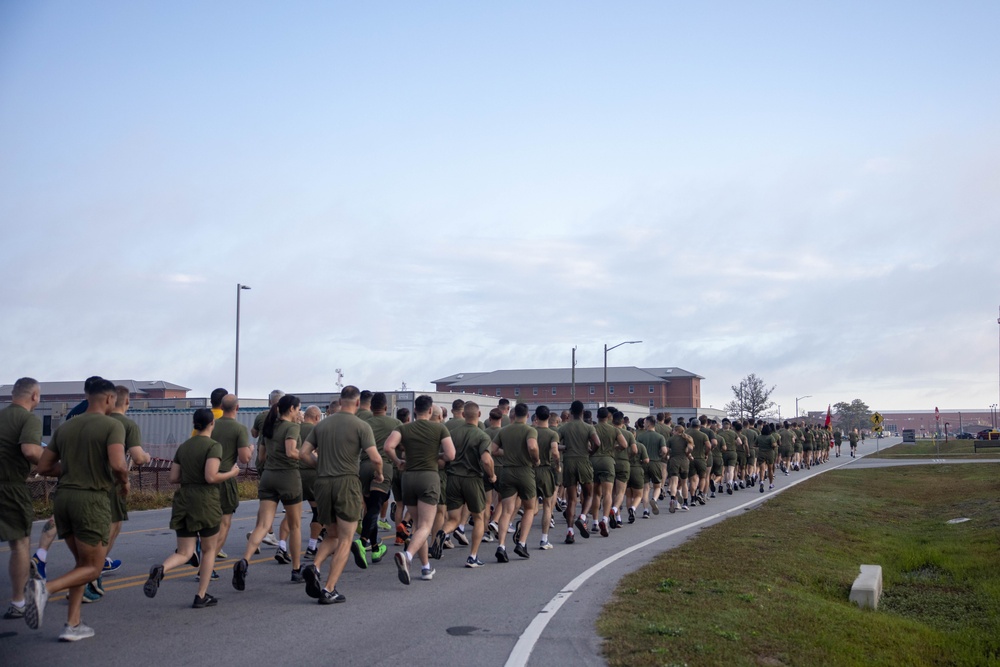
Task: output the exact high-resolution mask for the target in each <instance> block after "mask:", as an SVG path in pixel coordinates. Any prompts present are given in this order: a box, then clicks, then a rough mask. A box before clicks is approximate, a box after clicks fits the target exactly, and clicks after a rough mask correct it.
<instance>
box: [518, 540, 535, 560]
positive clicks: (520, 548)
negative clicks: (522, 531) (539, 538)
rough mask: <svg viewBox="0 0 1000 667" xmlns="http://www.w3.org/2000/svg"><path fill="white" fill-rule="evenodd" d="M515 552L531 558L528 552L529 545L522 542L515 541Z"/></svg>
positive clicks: (522, 556)
mask: <svg viewBox="0 0 1000 667" xmlns="http://www.w3.org/2000/svg"><path fill="white" fill-rule="evenodd" d="M514 553H516V554H517V555H518V556H520V557H521V558H531V554H529V553H528V547H526V546H525V545H523V544H521V543H520V542H515V543H514Z"/></svg>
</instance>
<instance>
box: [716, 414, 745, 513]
mask: <svg viewBox="0 0 1000 667" xmlns="http://www.w3.org/2000/svg"><path fill="white" fill-rule="evenodd" d="M717 435H718V436H719V438H720V442H719V445H720V447H721V449H722V462H723V466H724V471H723V475H722V479H723V483H724V484H725V485H726V493H727V494H728V495H730V496H731V495H733V482H734V481H735V479H736V463H737V459H738V457H737V454H736V452H737V447H738V443H737V435H736V431H734V430H733V426H732V422H730V421H729V418H728V417H727V418H724V419H723V420H722V429H721V430H720V431H719V432H718V433H717ZM740 443H742V441H740Z"/></svg>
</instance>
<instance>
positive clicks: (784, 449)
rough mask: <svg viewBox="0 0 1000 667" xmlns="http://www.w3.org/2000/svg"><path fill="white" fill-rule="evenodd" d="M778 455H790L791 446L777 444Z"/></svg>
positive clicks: (783, 456)
mask: <svg viewBox="0 0 1000 667" xmlns="http://www.w3.org/2000/svg"><path fill="white" fill-rule="evenodd" d="M778 455H779V456H781V457H782V458H788V457H789V456H791V455H792V448H791V447H782V446H780V445H779V446H778Z"/></svg>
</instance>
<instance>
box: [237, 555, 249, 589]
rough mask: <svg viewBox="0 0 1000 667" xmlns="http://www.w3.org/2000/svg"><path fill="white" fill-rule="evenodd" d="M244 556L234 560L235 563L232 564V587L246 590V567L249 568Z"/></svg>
mask: <svg viewBox="0 0 1000 667" xmlns="http://www.w3.org/2000/svg"><path fill="white" fill-rule="evenodd" d="M249 567H250V566H249V564H248V563H247V559H246V558H241V559H239V560H238V561H236V565H234V566H233V588H235V589H236V590H238V591H242V590H246V587H247V569H248V568H249Z"/></svg>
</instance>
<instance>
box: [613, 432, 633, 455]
mask: <svg viewBox="0 0 1000 667" xmlns="http://www.w3.org/2000/svg"><path fill="white" fill-rule="evenodd" d="M616 428H617V427H616ZM618 432H619V433H621V434H622V437H623V438H625V449H615V460H616V461H631V460H632V458H631V454H629V452H630V451H631V449H632V445H634V444H635V436H634V435H632V432H631V431H629V430H628V429H626V428H619V429H618Z"/></svg>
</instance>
